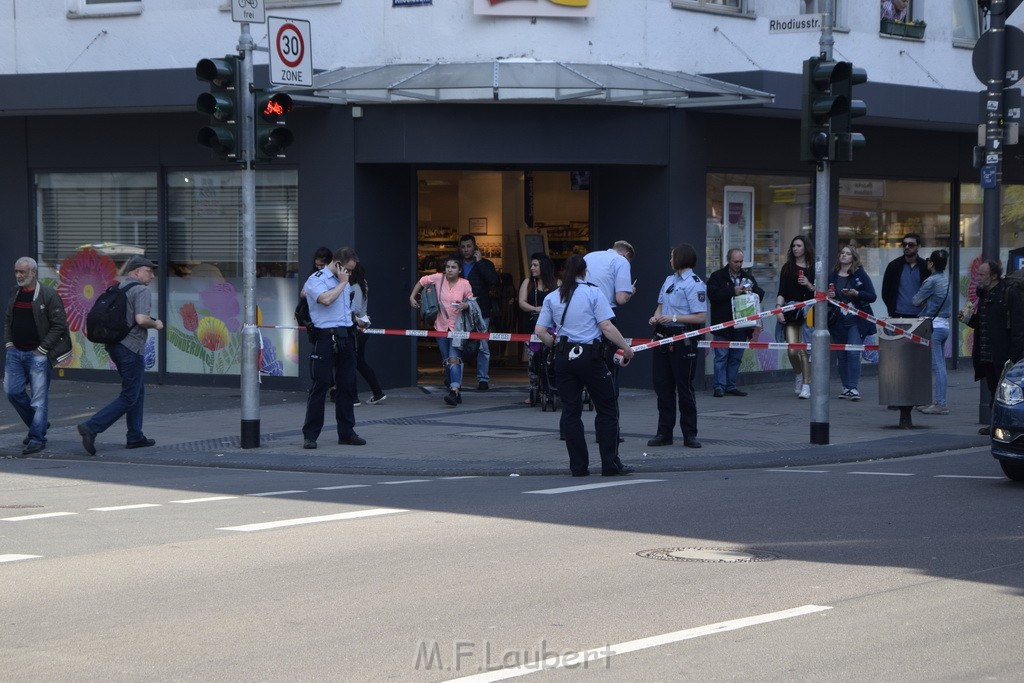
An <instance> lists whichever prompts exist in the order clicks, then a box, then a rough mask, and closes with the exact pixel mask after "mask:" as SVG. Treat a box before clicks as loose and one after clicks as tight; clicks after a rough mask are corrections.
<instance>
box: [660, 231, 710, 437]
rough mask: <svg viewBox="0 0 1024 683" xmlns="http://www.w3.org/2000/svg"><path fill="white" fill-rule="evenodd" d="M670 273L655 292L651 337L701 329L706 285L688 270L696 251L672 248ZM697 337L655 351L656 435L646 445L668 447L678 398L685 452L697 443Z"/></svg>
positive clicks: (684, 246)
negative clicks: (695, 382)
mask: <svg viewBox="0 0 1024 683" xmlns="http://www.w3.org/2000/svg"><path fill="white" fill-rule="evenodd" d="M671 263H672V270H673V271H675V272H674V273H673V274H672V275H669V276H668V277H667V278H665V282H664V284H662V286H661V290H660V293H659V294H658V307H657V308H656V309H654V315H652V316H651V319H650V320H649V321H648V322H649V323H650V324H651V325H654V326H655V337H656V338H665V337H674V336H676V335H679V334H683V333H684V332H688V331H691V330H696V329H699V328H701V327H703V326H704V322H705V321H706V319H707V299H708V297H707V287H706V286H705V284H704V282H703V281H702V280H701V279H700V277H699V276H697V275H695V274H694V272H693V267H694V266H695V265H697V252H696V250H694V248H693V247H692V246H690V245H689V244H680V245H679V246H676V247H673V248H672V253H671ZM697 341H698V339H697V337H690V338H688V339H684V340H681V341H677V342H673V343H671V344H665V345H663V346H658V347H656V348H655V349H654V359H653V369H654V392H655V393H656V394H657V396H658V431H657V433H656V434H655V435H654V438H653V439H651V440H650V441H648V442H647V445H648V446H669V445H671V444H672V432H673V431H674V430H675V424H676V417H675V413H676V396H677V395H678V397H679V427H680V429H681V430H682V432H683V443H684V444H685V445H686V447H687V448H700V446H701V443H700V441H697V399H696V397H695V396H694V393H693V376H694V372H695V370H696V366H697Z"/></svg>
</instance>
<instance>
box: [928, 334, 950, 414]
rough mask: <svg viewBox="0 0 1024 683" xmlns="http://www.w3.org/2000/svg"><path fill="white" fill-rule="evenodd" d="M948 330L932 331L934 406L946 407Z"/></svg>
mask: <svg viewBox="0 0 1024 683" xmlns="http://www.w3.org/2000/svg"><path fill="white" fill-rule="evenodd" d="M947 339H949V330H947V329H945V328H943V327H936V328H934V329H933V330H932V372H933V373H934V374H935V405H938V406H944V405H946V386H947V382H948V380H947V379H946V340H947Z"/></svg>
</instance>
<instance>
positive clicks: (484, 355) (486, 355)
mask: <svg viewBox="0 0 1024 683" xmlns="http://www.w3.org/2000/svg"><path fill="white" fill-rule="evenodd" d="M489 329H491V319H490V318H484V332H486V331H488V330H489ZM490 369H491V347H489V346H487V340H486V339H481V340H480V351H478V352H477V354H476V381H477V382H489V381H490V380H491V375H490Z"/></svg>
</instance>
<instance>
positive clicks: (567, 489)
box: [523, 479, 665, 495]
mask: <svg viewBox="0 0 1024 683" xmlns="http://www.w3.org/2000/svg"><path fill="white" fill-rule="evenodd" d="M656 481H665V480H664V479H616V480H615V481H607V482H602V483H600V484H581V485H579V486H563V487H561V488H557V489H540V490H538V491H523V493H540V494H542V495H551V494H554V493H576V492H577V491H589V490H591V489H606V488H608V487H609V486H629V485H630V484H651V483H654V482H656Z"/></svg>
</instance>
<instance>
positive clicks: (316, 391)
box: [302, 328, 356, 441]
mask: <svg viewBox="0 0 1024 683" xmlns="http://www.w3.org/2000/svg"><path fill="white" fill-rule="evenodd" d="M342 329H343V328H342ZM309 373H310V376H311V378H312V380H313V387H312V388H311V389H310V390H309V399H308V400H307V401H306V421H305V422H304V423H303V425H302V438H303V439H307V440H309V441H316V440H317V438H318V437H319V436H320V431H321V430H322V429H323V427H324V403H325V402H326V399H327V391H328V389H330V388H331V385H332V384H333V385H334V386H335V388H336V389H337V396H336V400H335V403H334V417H335V419H336V420H337V423H338V438H339V439H343V440H344V439H351V438H352V437H353V436H355V435H356V432H355V426H356V413H355V410H354V409H353V408H352V403H353V402H354V401H355V396H356V338H355V337H354V336H350V335H349V334H345V333H338V334H332V333H331V331H330V330H319V337H317V340H316V342H315V343H314V345H313V353H312V354H310V356H309Z"/></svg>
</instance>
